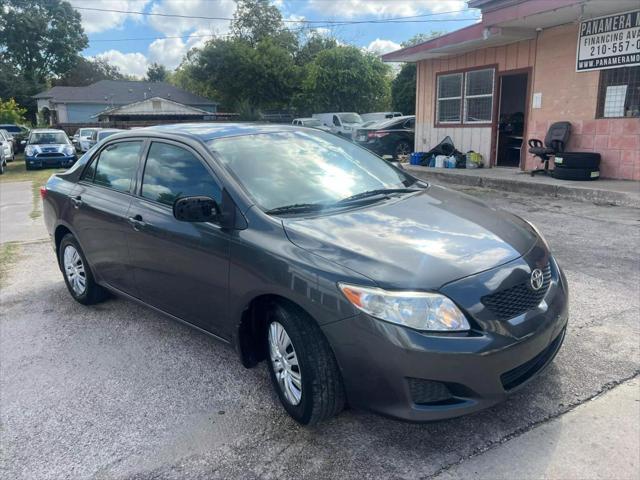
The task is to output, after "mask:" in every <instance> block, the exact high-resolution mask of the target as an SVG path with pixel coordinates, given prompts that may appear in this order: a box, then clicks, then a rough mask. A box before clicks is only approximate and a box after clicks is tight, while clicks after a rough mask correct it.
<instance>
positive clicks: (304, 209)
mask: <svg viewBox="0 0 640 480" xmlns="http://www.w3.org/2000/svg"><path fill="white" fill-rule="evenodd" d="M325 208H327V205H325V204H322V203H294V204H292V205H282V206H281V207H275V208H272V209H271V210H267V211H266V212H265V213H268V214H269V215H277V214H279V213H308V212H319V211H321V210H324V209H325Z"/></svg>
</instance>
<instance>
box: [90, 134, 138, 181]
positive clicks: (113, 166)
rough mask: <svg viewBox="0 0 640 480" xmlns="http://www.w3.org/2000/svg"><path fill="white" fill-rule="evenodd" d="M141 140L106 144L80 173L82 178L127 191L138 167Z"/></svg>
mask: <svg viewBox="0 0 640 480" xmlns="http://www.w3.org/2000/svg"><path fill="white" fill-rule="evenodd" d="M141 148H142V141H135V142H118V143H114V144H112V145H109V146H107V147H106V148H105V149H103V150H102V151H101V152H100V154H99V155H98V156H97V157H96V158H94V159H93V160H92V162H91V164H90V165H89V166H88V167H87V168H86V169H85V171H84V172H83V173H82V179H83V180H87V181H93V183H95V184H96V185H101V186H103V187H108V188H113V189H114V190H118V191H120V192H129V190H130V189H131V182H132V181H133V178H134V176H135V172H136V170H137V168H138V159H139V157H140V150H141Z"/></svg>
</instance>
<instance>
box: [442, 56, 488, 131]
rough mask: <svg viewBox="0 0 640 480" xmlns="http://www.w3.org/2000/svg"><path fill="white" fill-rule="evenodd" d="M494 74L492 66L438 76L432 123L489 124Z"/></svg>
mask: <svg viewBox="0 0 640 480" xmlns="http://www.w3.org/2000/svg"><path fill="white" fill-rule="evenodd" d="M494 76H495V69H493V68H485V69H481V70H471V71H468V72H464V73H450V74H445V75H438V77H437V79H438V80H437V102H436V122H437V123H444V124H462V123H491V121H492V119H493V90H494V88H493V86H494Z"/></svg>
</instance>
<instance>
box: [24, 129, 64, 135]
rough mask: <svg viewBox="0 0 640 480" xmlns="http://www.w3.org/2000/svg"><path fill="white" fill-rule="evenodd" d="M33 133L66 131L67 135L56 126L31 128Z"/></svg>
mask: <svg viewBox="0 0 640 480" xmlns="http://www.w3.org/2000/svg"><path fill="white" fill-rule="evenodd" d="M31 133H64V134H65V135H66V132H65V131H64V130H58V129H55V128H35V129H33V130H31Z"/></svg>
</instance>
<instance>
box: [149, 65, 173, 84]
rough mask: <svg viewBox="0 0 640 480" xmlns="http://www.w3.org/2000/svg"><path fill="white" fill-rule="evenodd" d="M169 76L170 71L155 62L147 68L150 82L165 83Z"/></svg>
mask: <svg viewBox="0 0 640 480" xmlns="http://www.w3.org/2000/svg"><path fill="white" fill-rule="evenodd" d="M168 75H169V71H168V70H167V69H166V68H165V67H164V65H160V64H159V63H156V62H153V63H152V64H151V65H149V68H147V80H148V81H149V82H164V81H165V80H166V79H167V76H168Z"/></svg>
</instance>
